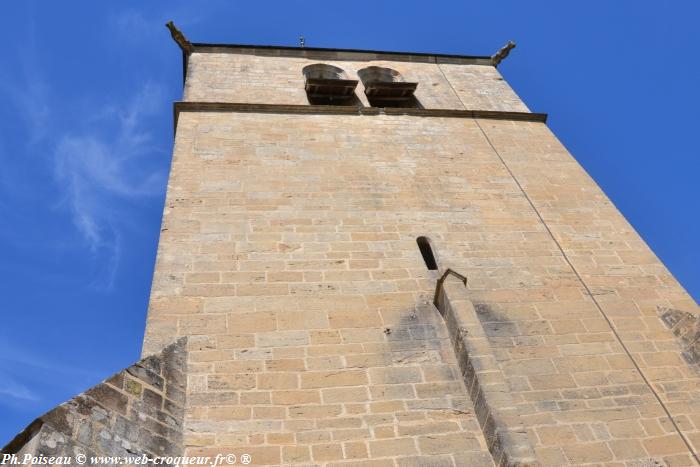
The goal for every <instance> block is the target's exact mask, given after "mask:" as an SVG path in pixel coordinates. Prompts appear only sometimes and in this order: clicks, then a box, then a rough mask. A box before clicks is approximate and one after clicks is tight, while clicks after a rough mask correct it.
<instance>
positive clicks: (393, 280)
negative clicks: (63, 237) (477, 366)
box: [144, 112, 700, 466]
mask: <svg viewBox="0 0 700 467" xmlns="http://www.w3.org/2000/svg"><path fill="white" fill-rule="evenodd" d="M487 137H488V139H487ZM421 235H427V236H429V237H430V238H431V239H432V241H433V244H434V246H435V248H436V250H437V256H438V262H439V264H440V267H441V268H445V267H447V266H452V267H454V268H455V269H457V270H459V271H460V272H462V273H465V274H467V275H468V277H469V289H468V294H469V299H470V300H471V301H472V302H473V303H474V304H475V309H476V312H477V316H478V318H479V319H480V322H481V325H482V327H483V329H484V333H485V335H486V336H487V337H488V340H489V345H490V347H491V348H492V349H493V352H494V355H495V359H496V363H495V364H496V365H497V366H498V373H499V374H502V375H503V378H505V379H506V382H507V385H508V390H509V392H510V395H511V397H512V401H513V404H514V406H515V407H516V411H517V415H518V417H519V420H521V421H522V423H523V426H524V428H525V430H526V432H527V437H528V443H529V445H531V446H532V447H533V449H534V451H535V455H536V456H537V459H538V462H540V463H541V464H543V465H566V464H586V463H606V464H614V463H615V462H617V463H618V464H619V465H642V464H640V463H644V462H660V463H662V464H663V463H667V464H669V465H692V462H693V460H692V457H691V453H690V450H689V449H688V447H687V445H686V444H685V443H686V442H688V443H690V444H691V445H692V446H693V449H695V450H697V449H698V442H699V440H698V437H697V436H698V431H699V429H700V420H698V418H697V417H696V416H695V414H696V413H700V410H698V396H699V393H698V390H697V387H698V385H699V384H700V379H699V378H698V375H697V373H695V372H694V371H695V369H694V368H693V367H691V366H690V365H688V364H687V363H686V362H685V361H683V360H682V359H681V357H680V353H681V349H680V347H679V344H678V341H677V339H676V338H675V337H674V335H673V333H672V332H671V331H670V330H668V329H667V328H666V327H665V326H664V324H663V322H662V321H661V320H660V318H659V317H658V316H657V312H656V307H657V306H665V307H672V308H678V309H682V310H685V311H688V312H693V311H694V310H697V308H696V305H695V304H694V303H693V301H692V299H691V298H690V297H688V295H687V294H686V293H685V292H684V291H683V289H682V288H681V287H680V286H679V285H678V283H677V282H676V281H675V280H674V279H673V278H672V276H671V275H670V274H669V273H668V271H667V270H666V269H665V268H664V267H663V265H661V263H660V262H659V261H658V259H656V258H655V257H654V255H653V253H651V251H650V250H649V249H648V247H647V246H646V245H645V244H644V243H643V242H642V241H641V239H640V238H639V237H638V235H637V234H636V233H635V232H634V231H633V230H632V229H631V227H630V226H629V225H628V224H627V223H626V222H625V220H624V218H623V217H622V216H621V215H620V213H619V212H618V211H617V210H616V209H615V208H614V206H612V205H611V203H610V201H609V200H608V199H607V198H606V197H605V195H604V194H603V193H602V192H601V191H600V189H599V188H598V187H597V186H596V185H595V184H594V183H593V181H592V180H591V179H590V178H589V177H588V176H587V175H586V174H585V172H584V171H583V170H582V169H581V167H580V166H579V165H578V164H576V162H575V161H574V160H573V158H572V157H571V156H570V155H569V154H568V153H567V152H566V150H565V149H564V148H563V147H562V146H561V145H560V144H559V142H558V141H557V140H556V139H555V138H554V137H553V136H552V135H551V133H550V132H549V130H548V129H547V127H546V126H545V125H543V124H541V123H530V122H513V121H506V120H503V121H501V120H487V119H485V120H478V121H477V120H474V119H466V118H439V117H421V116H400V115H372V116H362V115H356V116H348V115H329V114H318V115H301V114H285V113H250V112H244V113H238V112H202V113H197V112H183V113H182V114H180V117H179V123H178V128H177V136H176V142H175V152H174V159H173V167H172V173H171V178H170V184H169V192H168V197H167V200H166V210H165V216H164V222H163V232H162V234H161V241H160V245H159V253H158V263H157V267H156V273H155V276H154V286H153V294H152V299H151V305H150V311H149V319H148V328H147V333H146V340H145V345H144V352H150V351H152V350H154V349H157V348H159V347H160V346H162V345H163V344H164V343H166V342H169V341H171V340H172V339H174V338H176V337H177V336H183V335H187V336H191V340H190V342H191V348H190V366H189V385H188V401H189V403H188V409H187V410H188V420H187V422H186V426H187V430H188V434H187V436H186V439H185V443H186V445H187V449H188V452H208V453H213V452H222V451H224V452H225V451H227V450H233V451H234V452H241V450H244V449H246V448H248V449H250V447H251V446H253V447H255V453H254V456H253V458H254V459H256V458H257V459H258V461H259V462H261V463H272V464H274V463H283V464H292V463H294V462H297V463H301V464H308V463H314V464H321V465H323V464H332V465H335V464H341V463H343V462H347V463H352V462H358V461H360V460H363V461H367V464H360V465H392V466H393V465H420V462H421V461H420V459H421V457H423V458H424V460H425V459H427V458H428V457H430V458H434V459H437V460H436V461H435V462H443V463H444V464H445V465H452V464H456V465H469V463H475V465H488V464H489V463H490V462H492V461H491V458H490V455H489V453H488V450H487V449H486V447H487V445H488V443H487V440H485V439H484V437H483V432H482V430H481V428H480V427H479V424H478V421H477V419H476V416H475V412H476V411H477V410H476V409H475V408H474V406H473V404H472V402H471V400H470V398H469V397H468V393H467V392H466V389H465V388H464V386H463V383H462V378H461V375H460V373H459V369H458V367H457V365H456V361H455V357H454V352H453V350H452V348H451V345H452V344H451V343H450V340H449V334H448V331H447V327H446V326H445V323H444V321H443V320H442V317H441V316H440V315H439V313H438V312H437V310H436V309H435V308H434V307H433V306H432V305H431V301H432V294H433V291H434V287H435V278H436V277H435V273H434V272H433V271H428V270H427V269H426V267H425V264H424V262H423V260H422V258H421V255H420V252H419V250H418V248H417V245H416V237H418V236H421ZM589 292H590V293H592V294H593V295H592V296H591V295H590V294H589ZM667 412H668V413H670V414H671V415H672V416H673V421H672V419H671V418H670V417H669V415H668V414H667ZM679 432H681V433H682V434H683V437H681V435H680V434H679ZM440 465H441V464H440Z"/></svg>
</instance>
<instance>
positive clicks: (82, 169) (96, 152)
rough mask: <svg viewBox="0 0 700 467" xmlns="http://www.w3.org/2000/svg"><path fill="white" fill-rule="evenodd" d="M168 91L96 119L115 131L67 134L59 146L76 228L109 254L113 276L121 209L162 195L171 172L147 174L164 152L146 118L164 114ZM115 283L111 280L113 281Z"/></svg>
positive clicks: (148, 93)
mask: <svg viewBox="0 0 700 467" xmlns="http://www.w3.org/2000/svg"><path fill="white" fill-rule="evenodd" d="M162 94H163V93H162V91H161V89H160V87H158V86H156V85H154V84H146V85H145V86H143V87H142V89H141V90H140V91H139V92H138V93H136V94H135V95H134V96H133V98H132V99H131V101H130V102H128V103H127V104H126V105H124V106H123V107H106V108H105V110H106V111H103V112H102V113H101V114H100V115H97V116H95V118H94V121H96V122H97V123H98V125H97V126H99V127H102V126H107V127H110V128H112V131H110V132H104V131H102V132H101V135H100V132H98V131H91V132H82V133H79V134H68V135H64V136H62V137H61V138H60V139H59V140H58V143H57V145H56V150H55V166H54V175H55V181H56V184H57V186H59V187H60V189H61V191H62V193H63V201H64V203H65V205H67V206H68V208H69V209H70V211H71V213H72V219H73V224H74V226H75V228H76V229H77V230H78V232H80V234H81V235H82V237H83V239H84V241H85V242H86V245H87V246H88V247H89V249H90V251H92V252H93V253H96V252H98V250H100V251H103V252H105V253H108V254H109V255H110V258H109V260H108V262H107V263H106V264H108V265H110V269H109V271H107V276H109V277H112V278H113V276H114V272H115V268H116V267H117V265H118V263H119V256H120V251H121V245H120V243H119V239H120V234H119V224H120V221H119V220H118V219H119V217H120V216H119V215H118V214H119V208H118V207H116V206H117V205H118V204H119V203H120V202H123V201H135V200H138V199H141V198H143V197H150V196H154V195H157V194H159V193H160V191H161V190H162V188H163V186H164V184H165V176H166V174H165V173H164V171H163V170H162V169H159V170H152V171H144V170H143V164H142V162H143V160H144V159H146V158H148V157H149V156H152V155H153V154H154V152H155V153H158V152H162V149H160V148H159V147H158V146H157V145H154V144H153V142H152V138H151V133H150V132H149V131H148V130H147V129H145V128H147V127H148V126H147V125H146V124H144V120H145V119H146V118H147V117H149V116H150V115H152V114H155V113H156V111H157V110H158V106H159V105H160V104H161V102H162ZM108 282H111V281H108Z"/></svg>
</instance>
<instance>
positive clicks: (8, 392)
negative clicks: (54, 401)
mask: <svg viewBox="0 0 700 467" xmlns="http://www.w3.org/2000/svg"><path fill="white" fill-rule="evenodd" d="M0 395H2V396H5V397H10V398H12V399H15V400H16V401H38V400H39V399H40V398H39V395H38V394H36V393H35V392H33V391H31V390H30V389H29V388H28V387H26V386H24V385H23V384H21V383H19V382H18V381H16V380H15V379H13V378H12V377H11V376H10V375H8V374H6V373H3V372H2V371H0Z"/></svg>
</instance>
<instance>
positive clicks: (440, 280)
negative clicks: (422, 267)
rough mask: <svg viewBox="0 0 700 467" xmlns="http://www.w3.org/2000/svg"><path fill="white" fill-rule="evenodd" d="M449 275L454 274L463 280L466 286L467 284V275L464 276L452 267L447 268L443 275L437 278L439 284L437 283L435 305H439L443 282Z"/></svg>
mask: <svg viewBox="0 0 700 467" xmlns="http://www.w3.org/2000/svg"><path fill="white" fill-rule="evenodd" d="M449 275H453V276H455V277H456V278H457V279H459V280H460V281H462V283H464V287H466V286H467V278H466V276H463V275H461V274H460V273H458V272H455V271H453V270H452V269H450V268H447V270H446V271H445V273H444V274H443V275H442V277H441V278H440V279H438V280H437V284H435V297H433V305H435V306H436V307H437V306H438V297H440V291H442V284H443V283H444V282H445V279H447V276H449Z"/></svg>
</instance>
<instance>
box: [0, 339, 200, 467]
mask: <svg viewBox="0 0 700 467" xmlns="http://www.w3.org/2000/svg"><path fill="white" fill-rule="evenodd" d="M186 344H187V338H181V339H178V340H177V341H176V342H175V343H173V344H172V345H170V346H168V347H166V348H165V349H163V351H162V352H160V353H159V354H157V355H152V356H149V357H146V358H144V359H142V360H140V361H139V362H137V363H135V364H134V365H132V366H130V367H128V368H126V369H125V370H123V371H121V372H119V373H117V374H115V375H114V376H112V377H111V378H109V379H107V380H106V381H104V382H102V383H100V384H98V385H97V386H94V387H93V388H91V389H89V390H87V391H85V392H84V393H82V394H80V395H78V396H76V397H74V398H73V399H71V400H69V401H67V402H65V403H63V404H61V405H59V406H58V407H56V408H55V409H53V410H51V411H49V412H47V413H46V414H44V415H42V416H41V417H39V418H37V419H36V420H34V421H33V422H32V423H31V424H30V425H29V426H28V427H27V428H26V429H25V430H24V431H22V432H21V433H20V434H18V435H17V436H16V437H15V438H14V439H13V440H12V441H11V442H10V443H9V444H7V446H5V447H4V448H2V450H0V459H2V455H7V454H15V455H16V458H17V462H20V463H25V462H23V461H24V459H25V456H27V455H29V456H30V457H42V456H43V457H45V458H46V457H52V456H60V457H66V458H68V457H69V458H71V461H70V462H69V463H70V464H71V465H78V464H86V465H98V464H99V465H103V466H104V465H110V464H117V463H118V462H117V461H116V460H115V461H114V462H110V461H109V460H104V459H102V460H100V461H98V462H92V461H91V459H90V458H91V457H93V456H109V457H117V456H118V457H121V458H124V457H132V458H134V459H135V458H136V457H140V458H143V456H147V457H148V458H153V457H155V456H178V455H181V453H182V451H183V448H182V439H183V433H182V426H183V419H184V407H185V393H186V387H185V386H186V365H187V354H186ZM76 456H85V459H86V462H76ZM134 463H141V464H142V463H143V462H134ZM25 464H27V465H29V463H25Z"/></svg>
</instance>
